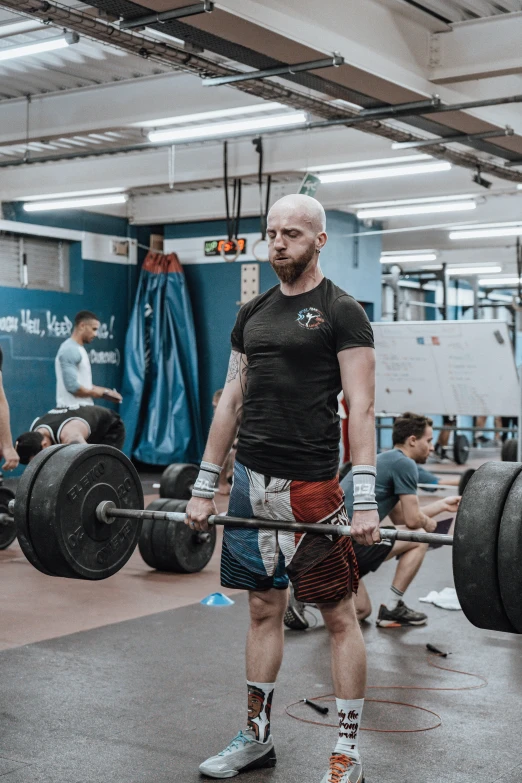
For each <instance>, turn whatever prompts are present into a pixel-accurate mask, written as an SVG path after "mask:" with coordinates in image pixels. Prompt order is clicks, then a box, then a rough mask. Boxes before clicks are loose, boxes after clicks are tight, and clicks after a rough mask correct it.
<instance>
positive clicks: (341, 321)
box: [232, 278, 373, 481]
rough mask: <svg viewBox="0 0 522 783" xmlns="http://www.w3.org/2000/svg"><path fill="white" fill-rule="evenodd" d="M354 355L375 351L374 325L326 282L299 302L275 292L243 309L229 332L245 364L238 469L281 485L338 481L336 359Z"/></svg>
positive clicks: (299, 297)
mask: <svg viewBox="0 0 522 783" xmlns="http://www.w3.org/2000/svg"><path fill="white" fill-rule="evenodd" d="M356 347H370V348H373V333H372V328H371V326H370V322H369V320H368V318H367V316H366V313H365V312H364V310H363V308H362V307H361V306H360V305H359V304H358V303H357V302H356V301H355V299H353V297H351V296H349V295H348V294H347V293H345V292H344V291H343V290H342V289H341V288H338V287H337V286H336V285H334V283H332V281H331V280H328V279H327V278H324V279H323V280H322V281H321V283H320V284H319V285H318V286H317V287H316V288H314V289H312V290H311V291H307V292H306V293H304V294H297V295H296V296H285V294H283V293H282V292H281V289H280V288H279V286H275V287H274V288H271V289H270V290H269V291H266V293H264V294H261V295H260V296H257V297H256V298H255V299H252V301H250V302H248V304H246V305H244V306H243V307H242V308H241V310H240V311H239V314H238V316H237V320H236V324H235V326H234V329H233V331H232V349H233V350H234V351H238V352H240V353H243V354H246V357H247V360H248V371H247V386H246V390H245V398H244V403H243V414H242V420H241V426H240V428H239V442H238V449H237V459H238V461H239V462H241V463H242V464H243V465H245V466H246V467H247V468H250V469H251V470H255V471H256V472H259V473H263V474H265V475H269V476H276V477H278V478H284V479H294V480H301V481H326V480H328V479H331V478H333V477H334V476H335V474H336V473H337V470H338V467H339V440H340V429H339V416H338V413H337V408H338V405H337V395H338V394H339V392H340V391H341V373H340V368H339V360H338V358H337V354H338V353H339V351H342V350H343V349H345V348H356Z"/></svg>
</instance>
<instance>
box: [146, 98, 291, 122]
mask: <svg viewBox="0 0 522 783" xmlns="http://www.w3.org/2000/svg"><path fill="white" fill-rule="evenodd" d="M284 108H285V106H284V105H283V104H282V103H276V102H275V101H272V102H268V103H256V104H254V105H251V106H236V107H235V108H233V109H216V110H215V111H200V112H198V113H197V114H182V115H178V116H177V117H165V118H164V119H161V120H146V121H145V122H136V123H134V127H140V128H161V127H164V126H166V125H168V126H169V128H170V127H171V126H172V125H187V123H189V122H205V121H208V120H221V119H225V118H227V119H228V118H229V117H238V116H242V115H243V114H267V113H268V112H271V111H277V110H280V109H284Z"/></svg>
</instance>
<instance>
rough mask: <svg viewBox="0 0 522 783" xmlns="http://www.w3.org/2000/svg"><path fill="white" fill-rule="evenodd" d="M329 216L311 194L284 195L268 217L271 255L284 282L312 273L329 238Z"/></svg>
mask: <svg viewBox="0 0 522 783" xmlns="http://www.w3.org/2000/svg"><path fill="white" fill-rule="evenodd" d="M325 224H326V216H325V214H324V209H323V208H322V206H321V204H319V202H318V201H317V200H316V199H315V198H310V196H302V195H300V194H296V195H292V196H284V197H283V198H280V199H279V201H276V203H275V204H274V206H273V207H272V209H271V210H270V212H269V213H268V218H267V230H266V235H267V238H268V257H269V261H270V263H271V265H272V268H273V269H274V271H275V273H276V275H277V276H278V277H279V279H280V280H281V282H282V283H288V284H292V283H295V282H296V281H297V280H298V279H299V278H300V277H301V275H302V274H303V273H305V272H306V273H307V274H309V273H311V272H312V273H313V271H314V270H316V269H317V267H318V264H319V253H320V252H321V249H322V248H323V247H324V245H325V242H326V240H327V236H326V231H325Z"/></svg>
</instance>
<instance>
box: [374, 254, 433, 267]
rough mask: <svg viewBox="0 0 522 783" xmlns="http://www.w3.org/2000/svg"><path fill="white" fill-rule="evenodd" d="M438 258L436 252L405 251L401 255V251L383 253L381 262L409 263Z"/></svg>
mask: <svg viewBox="0 0 522 783" xmlns="http://www.w3.org/2000/svg"><path fill="white" fill-rule="evenodd" d="M436 260H437V254H436V253H434V252H431V253H429V252H425V253H404V255H400V254H399V253H390V254H389V255H388V254H384V253H383V255H381V258H380V262H381V264H409V263H413V262H416V263H422V262H424V261H436Z"/></svg>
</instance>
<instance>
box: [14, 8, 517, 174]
mask: <svg viewBox="0 0 522 783" xmlns="http://www.w3.org/2000/svg"><path fill="white" fill-rule="evenodd" d="M0 6H3V7H4V8H8V9H10V10H12V11H15V12H16V13H17V14H25V15H27V16H31V17H34V18H38V19H42V20H44V21H47V22H49V23H54V24H56V25H59V26H62V27H67V28H68V29H69V30H73V31H75V32H77V33H81V34H82V35H84V36H87V37H90V38H92V39H94V40H95V41H98V42H100V43H106V44H109V45H112V46H118V47H119V48H121V49H123V50H125V51H127V52H129V53H130V54H135V55H138V56H141V57H147V58H150V59H154V60H157V61H159V62H162V63H166V64H170V65H173V66H175V67H177V68H180V69H182V70H184V71H186V72H187V73H194V74H197V75H199V76H201V77H203V78H206V77H208V76H210V75H212V76H232V75H235V74H239V73H240V71H236V70H234V69H232V68H225V67H223V66H222V65H219V64H218V63H216V62H214V61H213V60H211V59H210V58H208V57H202V56H201V55H198V54H194V53H190V52H187V51H186V50H185V49H183V48H181V46H176V45H175V44H174V43H173V44H166V43H160V42H157V41H152V40H150V39H148V38H146V37H144V36H140V35H136V34H135V33H131V32H127V31H124V30H120V29H119V28H118V27H115V26H114V25H111V24H108V23H107V22H105V21H104V20H102V19H100V18H98V17H93V16H90V15H89V14H86V13H82V12H81V11H77V10H73V9H71V8H67V7H65V6H60V5H58V4H56V3H51V2H47V0H1V2H0ZM236 89H238V90H241V92H246V93H248V94H250V95H255V96H256V97H258V98H263V99H264V100H268V101H279V102H280V103H285V104H287V105H288V106H291V107H292V108H295V109H301V110H304V111H307V112H310V113H311V114H315V115H316V116H318V117H323V118H324V119H326V120H332V119H335V120H338V119H339V116H340V115H345V116H346V119H347V120H351V119H353V118H354V117H357V115H358V112H356V111H353V110H351V109H349V108H345V107H342V106H340V105H339V104H333V103H332V102H327V101H323V100H321V99H319V98H313V97H311V96H308V95H305V94H303V93H300V92H298V91H296V90H292V89H289V88H287V87H284V86H282V85H279V84H276V83H273V82H268V81H263V80H252V81H247V82H239V83H238V84H237V87H236ZM358 128H359V130H361V131H364V132H365V133H371V134H373V135H375V136H381V137H383V138H386V139H388V140H390V141H395V142H402V141H421V140H422V138H421V137H419V136H415V135H414V134H412V133H407V132H404V131H401V130H399V129H397V128H393V127H390V126H389V125H386V124H385V123H383V122H380V121H379V120H376V119H373V120H372V119H368V120H367V121H366V122H364V123H361V124H360V125H358ZM426 152H428V153H429V154H430V155H432V156H433V157H434V158H439V159H441V160H447V161H449V162H451V163H453V164H455V165H456V166H461V167H463V168H467V169H472V170H473V171H476V169H477V166H480V168H481V171H482V173H484V174H490V175H491V176H495V177H498V178H499V179H504V180H507V181H509V182H522V172H519V171H513V170H511V169H509V168H504V167H503V166H500V165H497V164H495V163H491V162H490V161H488V160H484V159H482V158H479V157H477V156H476V155H473V154H470V153H466V152H457V151H455V150H449V149H445V148H442V147H437V146H436V145H434V146H433V147H426ZM53 159H54V160H57V159H58V160H59V158H53Z"/></svg>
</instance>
